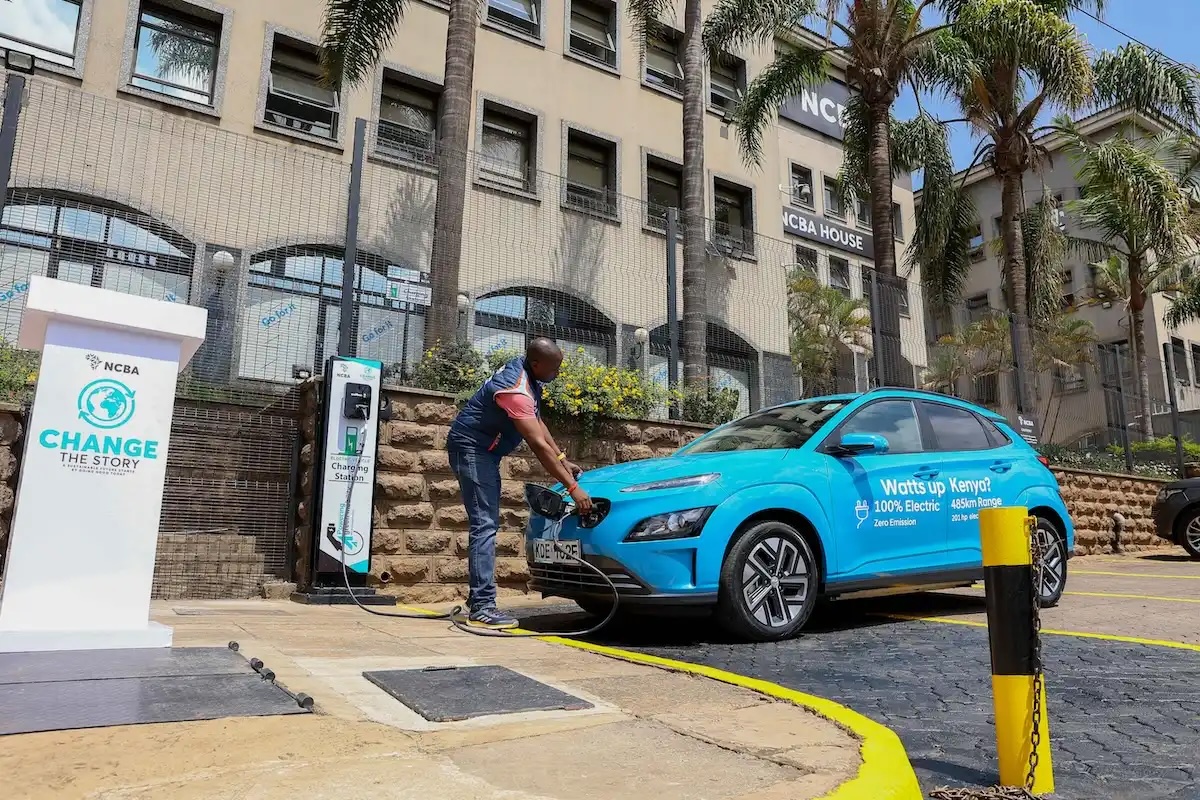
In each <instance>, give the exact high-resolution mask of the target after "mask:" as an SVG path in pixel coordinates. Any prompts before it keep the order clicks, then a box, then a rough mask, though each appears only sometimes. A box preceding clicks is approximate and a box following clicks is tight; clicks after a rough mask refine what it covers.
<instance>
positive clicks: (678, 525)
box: [625, 506, 712, 542]
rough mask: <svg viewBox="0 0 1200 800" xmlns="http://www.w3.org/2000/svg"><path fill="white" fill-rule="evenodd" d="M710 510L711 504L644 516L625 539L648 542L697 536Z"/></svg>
mask: <svg viewBox="0 0 1200 800" xmlns="http://www.w3.org/2000/svg"><path fill="white" fill-rule="evenodd" d="M711 512H712V506H708V507H706V508H689V509H687V510H686V511H672V512H670V513H668V514H655V515H654V516H653V517H646V518H645V519H644V520H642V521H641V522H639V523H638V524H637V525H634V526H633V530H631V531H630V532H629V533H628V534H626V536H625V541H627V542H648V541H661V540H663V539H687V538H689V537H692V536H699V535H700V529H701V528H703V527H704V521H705V520H707V519H708V515H709V513H711Z"/></svg>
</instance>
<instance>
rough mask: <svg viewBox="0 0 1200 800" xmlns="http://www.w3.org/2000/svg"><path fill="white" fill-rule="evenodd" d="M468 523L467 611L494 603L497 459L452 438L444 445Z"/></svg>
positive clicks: (498, 461)
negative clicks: (468, 587) (468, 582)
mask: <svg viewBox="0 0 1200 800" xmlns="http://www.w3.org/2000/svg"><path fill="white" fill-rule="evenodd" d="M446 450H447V452H448V455H449V456H450V469H451V470H452V471H453V472H454V475H455V477H456V478H458V486H459V489H460V490H461V491H462V499H463V506H465V507H466V509H467V520H468V521H469V523H470V528H469V533H468V535H467V574H468V577H469V580H470V593H469V594H468V595H467V607H468V609H469V610H470V611H478V610H479V609H481V608H490V607H494V606H495V605H496V529H497V528H498V527H499V526H500V459H499V458H497V457H496V456H494V455H492V454H491V453H489V452H488V451H487V450H485V449H483V448H480V447H477V446H475V445H474V444H467V443H463V442H459V441H456V440H454V439H451V440H450V442H449V443H448V445H447V448H446Z"/></svg>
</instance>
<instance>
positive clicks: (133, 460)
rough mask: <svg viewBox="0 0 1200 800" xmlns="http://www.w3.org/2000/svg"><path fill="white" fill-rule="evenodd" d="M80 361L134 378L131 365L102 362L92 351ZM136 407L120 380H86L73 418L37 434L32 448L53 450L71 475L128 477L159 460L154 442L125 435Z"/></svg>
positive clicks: (131, 393) (129, 389)
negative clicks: (140, 468)
mask: <svg viewBox="0 0 1200 800" xmlns="http://www.w3.org/2000/svg"><path fill="white" fill-rule="evenodd" d="M85 358H86V359H87V362H88V364H89V366H91V368H92V370H93V371H100V370H101V369H102V368H103V370H104V371H107V372H116V373H120V374H121V375H122V376H133V375H138V374H139V371H138V368H137V366H136V365H133V364H124V363H120V362H114V361H108V360H105V359H103V358H101V357H99V356H97V355H96V354H94V353H88V354H87V355H86V356H85ZM137 403H138V396H137V391H136V390H135V389H134V388H133V387H131V386H130V385H129V384H128V383H126V382H125V381H123V380H118V379H117V378H108V377H104V378H96V379H95V380H91V381H89V382H87V383H86V384H85V385H84V386H83V388H81V389H80V390H79V394H78V395H77V396H76V399H75V412H76V413H75V416H74V419H73V420H71V421H70V422H64V423H63V424H62V425H61V427H57V426H56V427H48V428H45V429H44V430H42V431H41V432H40V433H39V434H38V444H39V445H41V446H42V447H44V448H46V449H47V450H55V451H58V454H59V459H60V463H61V465H62V467H63V468H64V469H67V470H69V471H71V472H79V473H91V474H95V475H130V474H132V473H134V472H136V471H137V470H138V468H139V466H141V465H142V464H143V463H144V462H145V461H146V460H147V459H149V460H152V461H153V460H155V459H157V458H158V456H159V452H158V451H159V443H158V441H157V440H154V439H143V438H141V437H139V436H136V435H129V434H128V433H127V428H126V426H127V425H129V423H130V422H132V421H133V418H134V416H135V414H136V413H137ZM78 423H83V425H82V426H80V425H79V424H78ZM80 427H83V430H80V429H79V428H80Z"/></svg>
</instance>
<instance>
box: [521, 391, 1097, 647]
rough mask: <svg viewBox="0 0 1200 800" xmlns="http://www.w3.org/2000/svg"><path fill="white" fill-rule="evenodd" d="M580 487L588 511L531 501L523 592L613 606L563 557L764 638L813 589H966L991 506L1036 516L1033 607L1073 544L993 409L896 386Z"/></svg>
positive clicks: (738, 428)
mask: <svg viewBox="0 0 1200 800" xmlns="http://www.w3.org/2000/svg"><path fill="white" fill-rule="evenodd" d="M580 484H581V485H582V486H583V487H584V488H585V489H587V491H588V492H589V493H590V494H591V496H592V498H593V499H595V500H597V501H598V502H597V509H598V512H599V513H594V514H592V515H591V517H590V518H589V519H585V520H581V519H580V518H579V516H578V515H575V514H572V515H569V516H565V517H562V518H555V517H556V516H558V515H553V516H550V517H547V516H542V515H540V514H538V513H537V512H538V508H537V506H538V504H537V503H533V502H531V506H532V507H533V511H534V513H532V514H531V516H530V522H529V527H528V530H527V537H526V547H527V552H526V555H527V558H528V560H529V567H530V574H531V576H532V583H531V588H533V589H534V590H535V591H540V592H541V593H542V594H543V595H544V596H547V597H549V596H558V597H566V598H570V599H572V600H574V601H575V602H577V603H578V604H579V605H580V606H581V607H582V608H583V609H584V610H585V611H588V612H590V613H595V614H600V615H604V614H607V612H608V610H609V608H610V606H611V603H612V593H611V589H610V588H609V587H608V585H607V584H606V583H605V582H604V581H603V580H602V579H601V578H600V577H599V575H597V574H595V573H594V572H593V571H591V570H588V569H587V568H585V567H583V566H582V565H580V564H579V563H577V562H576V561H574V560H573V559H572V558H570V556H569V555H567V554H568V553H572V554H576V555H578V556H581V557H582V558H583V559H584V560H586V561H587V562H588V563H589V564H591V565H593V566H594V567H596V568H597V569H599V570H600V571H602V572H603V573H604V574H605V575H607V576H608V578H609V580H611V581H612V582H613V584H614V585H615V586H616V587H617V590H618V592H619V594H620V602H621V606H622V607H626V608H628V607H638V608H640V609H641V610H652V609H653V607H655V606H662V605H668V606H671V605H673V606H708V607H712V608H714V609H715V612H716V616H717V618H718V620H719V621H720V622H721V624H722V625H724V626H725V627H726V628H727V629H728V630H730V631H731V632H732V633H734V634H736V635H738V636H741V637H744V638H748V639H753V640H758V641H768V640H775V639H784V638H788V637H791V636H794V635H796V634H797V633H798V632H799V631H800V629H801V628H803V627H804V624H805V622H807V620H808V618H809V616H810V614H811V613H812V610H813V607H814V606H815V604H816V602H817V600H818V599H819V598H835V597H848V596H853V595H863V594H867V593H888V592H903V591H916V590H923V589H931V588H948V587H952V586H966V585H970V584H971V583H973V582H974V581H976V580H978V579H979V578H980V577H981V576H982V553H981V550H980V538H979V510H980V509H983V508H989V507H997V506H1024V507H1027V508H1028V509H1029V510H1030V513H1031V514H1032V515H1033V516H1036V517H1037V524H1038V539H1039V541H1040V542H1041V545H1042V552H1043V554H1044V555H1043V558H1042V566H1043V570H1042V581H1041V584H1040V586H1039V587H1038V591H1039V593H1040V598H1041V604H1042V605H1043V606H1052V605H1054V604H1056V603H1057V602H1058V601H1059V598H1061V597H1062V593H1063V590H1064V588H1065V586H1066V580H1067V559H1068V558H1069V557H1070V555H1071V553H1072V551H1073V549H1074V544H1075V541H1074V540H1075V534H1074V529H1073V527H1072V524H1071V519H1070V516H1069V514H1068V511H1067V508H1066V505H1065V504H1064V502H1063V499H1062V496H1061V495H1060V493H1059V488H1058V482H1057V481H1056V480H1055V478H1054V475H1053V474H1052V473H1051V472H1050V470H1049V469H1048V468H1047V466H1046V462H1045V461H1044V459H1042V458H1041V457H1039V455H1038V454H1037V452H1036V451H1035V450H1034V449H1033V448H1032V447H1030V445H1029V444H1028V443H1026V442H1025V441H1024V440H1023V439H1022V438H1021V437H1020V436H1018V435H1017V434H1016V433H1015V432H1014V431H1013V429H1012V428H1010V427H1009V425H1008V423H1007V422H1006V421H1005V420H1004V418H1003V417H1001V416H999V415H997V414H995V413H994V412H992V411H989V410H987V409H985V408H981V407H978V406H975V405H972V404H970V403H965V402H963V401H961V400H958V399H956V398H953V397H947V396H944V395H939V394H933V393H929V392H921V391H914V390H906V389H880V390H876V391H872V392H868V393H866V394H859V395H834V396H829V397H818V398H813V399H809V400H801V401H798V402H793V403H788V404H786V405H781V406H776V407H774V408H768V409H764V410H762V411H758V412H755V413H753V414H750V415H748V416H746V417H743V418H741V419H738V420H735V421H733V422H730V423H727V424H725V425H723V426H721V427H719V428H716V429H714V430H712V431H710V432H709V433H707V434H705V435H704V436H702V437H700V438H699V439H696V440H695V441H693V442H691V443H690V444H688V445H686V446H685V447H682V448H680V449H679V450H678V451H677V452H675V453H674V454H673V455H671V456H668V457H665V458H654V459H647V460H644V461H634V462H630V463H626V464H617V465H614V466H610V467H604V468H601V469H597V470H593V471H591V472H587V473H585V474H584V475H583V476H582V478H581V479H580ZM555 488H556V489H561V487H555ZM547 513H550V512H547ZM556 541H557V546H555V544H554V543H555V542H556Z"/></svg>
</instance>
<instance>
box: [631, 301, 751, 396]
mask: <svg viewBox="0 0 1200 800" xmlns="http://www.w3.org/2000/svg"><path fill="white" fill-rule="evenodd" d="M679 332H680V337H681V341H680V349H679V356H680V362H679V380H680V381H682V380H683V361H682V359H683V342H682V336H683V323H682V322H681V323H680V324H679ZM705 338H706V339H707V342H706V346H707V348H708V380H709V381H710V383H711V385H712V386H714V387H716V388H719V389H735V390H737V392H738V414H739V415H741V414H749V413H750V412H751V411H752V410H753V409H756V408H758V405H759V397H758V352H757V351H756V350H755V349H754V348H753V347H751V346H750V343H749V342H747V341H746V340H745V339H743V338H742V337H740V336H738V335H737V334H736V333H734V332H733V331H731V330H729V329H728V328H725V327H723V326H721V325H717V324H716V323H713V322H709V323H708V325H707V331H706V336H705ZM670 356H671V339H670V332H669V331H668V329H667V326H666V325H659V326H658V327H657V328H655V329H654V330H652V331H650V355H649V357H648V358H647V366H648V367H649V369H650V377H651V379H652V380H653V381H655V382H656V383H659V384H660V385H663V386H665V385H666V384H667V375H668V373H667V362H668V361H669V360H670Z"/></svg>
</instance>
